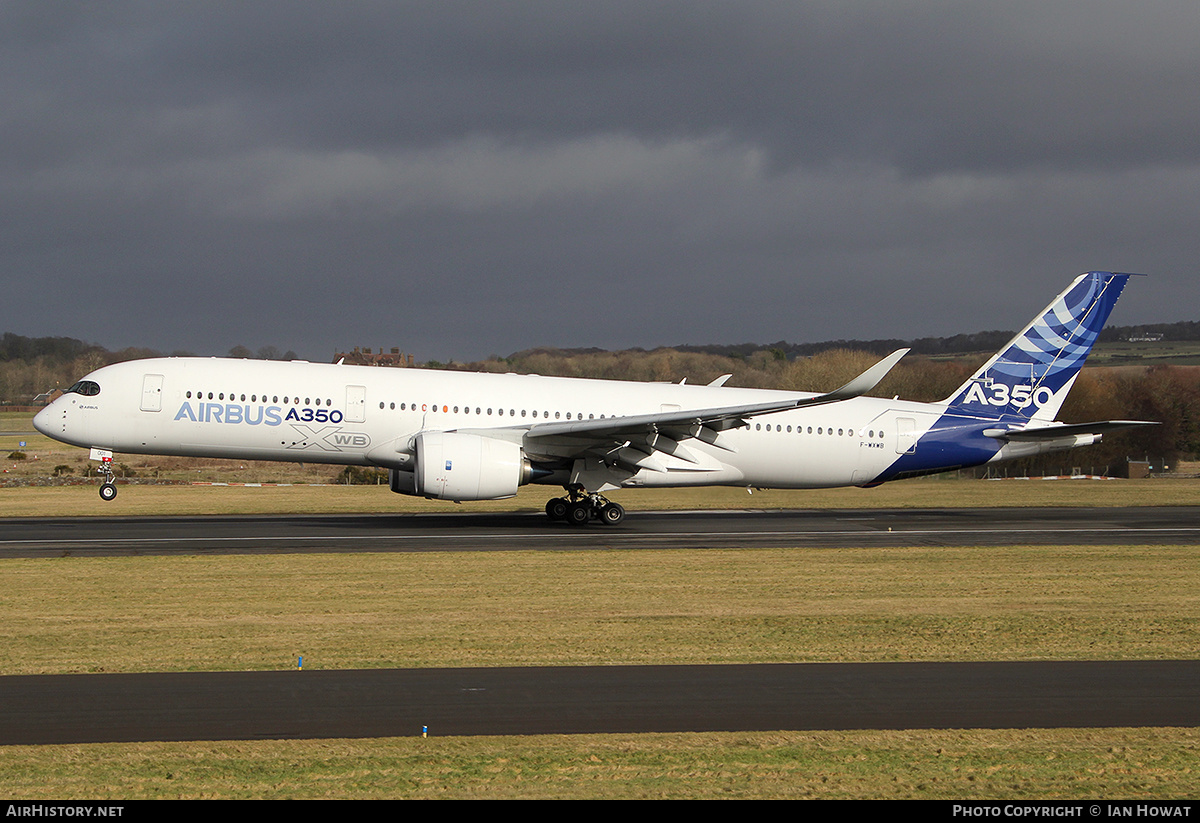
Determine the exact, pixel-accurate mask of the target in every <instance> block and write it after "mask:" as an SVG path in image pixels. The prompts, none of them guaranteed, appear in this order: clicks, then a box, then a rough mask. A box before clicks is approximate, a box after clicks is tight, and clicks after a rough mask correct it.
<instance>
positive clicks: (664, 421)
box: [33, 271, 1154, 526]
mask: <svg viewBox="0 0 1200 823" xmlns="http://www.w3.org/2000/svg"><path fill="white" fill-rule="evenodd" d="M1131 276H1132V275H1129V274H1121V273H1113V272H1101V271H1093V272H1087V273H1085V274H1082V275H1080V276H1079V277H1077V278H1076V279H1075V280H1073V281H1072V282H1071V284H1070V285H1069V286H1068V287H1067V288H1066V290H1064V291H1063V292H1062V293H1061V294H1059V295H1058V296H1057V297H1056V298H1054V300H1053V301H1051V303H1050V305H1048V306H1047V307H1046V308H1045V309H1043V310H1042V311H1041V312H1040V313H1039V314H1038V315H1037V316H1036V317H1035V318H1034V319H1033V320H1032V321H1030V323H1029V324H1028V325H1027V326H1026V327H1025V328H1024V329H1023V330H1022V331H1021V332H1020V333H1019V334H1017V335H1016V336H1015V337H1014V338H1013V339H1012V341H1011V342H1009V343H1008V344H1007V345H1006V346H1005V347H1004V348H1002V349H1001V350H1000V351H999V352H997V353H996V354H995V355H994V356H993V357H992V358H991V359H989V360H988V361H987V362H986V363H985V364H984V365H983V366H982V367H981V368H980V369H979V370H978V371H977V372H975V374H973V375H972V376H971V377H970V379H968V380H967V381H966V382H965V383H963V385H962V386H960V387H959V388H958V389H957V390H955V392H954V393H953V394H951V395H950V396H949V397H948V398H946V399H945V400H943V401H942V402H940V403H917V402H911V401H904V400H899V399H891V400H889V399H885V398H875V397H866V396H865V395H866V393H867V392H869V391H871V390H872V389H873V388H874V387H875V386H876V385H877V384H878V383H879V381H880V380H882V379H883V377H884V376H885V375H886V374H887V373H888V371H890V370H891V368H892V367H893V366H894V365H895V364H896V363H897V362H899V360H900V358H902V357H903V356H904V355H905V354H906V353H907V352H908V349H900V350H898V351H895V352H893V353H892V354H890V355H888V356H887V357H885V358H883V359H882V360H880V361H879V362H878V363H876V364H875V365H874V366H872V367H871V368H869V369H867V370H866V371H865V372H863V373H862V374H860V375H859V376H858V377H856V378H854V379H853V380H851V381H850V382H849V383H847V384H846V385H844V386H842V387H841V388H838V389H835V390H833V391H831V392H826V393H823V394H821V393H808V392H785V391H770V390H761V389H742V388H729V387H726V386H724V383H725V381H726V380H727V379H728V378H729V376H730V375H723V376H721V377H719V378H717V379H716V380H714V381H713V382H711V383H709V384H708V385H688V384H687V383H686V382H682V381H681V382H680V383H666V384H663V383H638V382H627V381H616V380H595V379H578V378H564V377H543V376H539V375H532V374H529V375H518V374H480V373H470V372H458V371H434V370H426V369H391V368H379V367H372V366H348V365H345V364H343V363H340V362H339V363H334V364H324V363H309V362H305V361H290V362H278V361H262V360H241V359H229V358H199V357H171V358H155V359H148V360H135V361H129V362H124V363H116V364H114V365H111V366H105V367H103V368H100V369H97V370H96V371H93V372H91V373H90V374H88V375H87V376H85V377H84V378H83V379H82V380H80V381H79V382H77V383H75V384H74V385H73V386H71V387H70V388H69V389H68V390H67V391H66V393H64V394H63V395H62V396H61V397H59V398H57V399H56V400H54V401H53V402H52V403H51V404H50V405H49V406H47V407H46V408H45V409H43V410H42V411H40V412H38V414H37V415H36V416H35V417H34V420H33V424H34V427H35V428H36V429H37V430H38V431H39V432H41V433H43V434H45V435H47V436H49V437H52V438H54V439H56V440H61V441H62V442H64V443H69V444H72V445H76V446H82V447H84V448H90V449H91V458H92V459H94V460H99V461H101V467H100V472H101V473H103V474H104V482H103V483H102V485H101V486H100V496H101V497H102V498H104V499H105V500H112V499H113V498H114V497H115V496H116V493H117V489H116V486H115V485H114V484H113V473H112V469H111V461H112V455H113V452H127V453H134V454H153V455H182V456H190V457H220V458H237V459H248V460H284V461H295V462H305V463H331V464H341V465H353V466H375V467H382V468H386V469H387V470H388V475H389V483H390V486H391V489H392V491H394V492H398V493H400V494H406V495H414V496H421V497H426V498H431V499H438V500H451V501H456V502H459V501H464V500H495V499H503V498H509V497H513V496H515V495H516V493H517V489H518V488H519V487H521V486H523V485H525V484H528V483H536V484H543V485H551V486H562V487H563V489H564V490H565V491H566V495H565V496H562V497H556V498H553V499H551V500H550V501H549V502H548V503H547V504H546V513H547V514H548V515H549V516H550V517H551V518H552V519H554V520H562V521H566V522H568V523H570V524H572V525H578V526H583V525H586V524H588V523H589V522H590V521H592V520H593V519H596V520H599V521H600V522H601V523H605V524H609V525H615V524H617V523H620V522H621V521H622V520H623V519H624V517H625V509H624V508H623V507H622V506H621V505H620V504H618V503H616V502H613V501H610V500H608V499H607V498H606V497H605V496H604V492H607V491H612V490H614V489H621V488H632V487H681V486H743V487H747V488H749V489H751V490H753V489H755V488H790V489H809V488H829V487H835V486H863V487H873V486H878V485H880V484H881V483H885V482H890V481H893V480H901V479H904V478H910V477H917V476H921V475H928V474H934V473H937V472H944V471H950V470H954V469H959V468H966V467H972V466H980V465H983V464H988V463H995V462H998V461H1002V460H1011V459H1014V458H1021V457H1028V456H1031V455H1035V454H1042V453H1045V452H1052V451H1059V450H1064V449H1070V448H1074V447H1076V446H1085V445H1089V444H1092V443H1096V442H1098V441H1099V440H1100V438H1101V437H1102V436H1103V435H1104V434H1105V433H1107V432H1110V431H1115V430H1118V429H1122V428H1127V427H1130V426H1141V425H1154V424H1153V423H1149V422H1146V421H1137V420H1107V421H1099V422H1093V423H1076V424H1064V423H1060V422H1057V421H1055V419H1054V418H1055V416H1056V415H1057V413H1058V411H1059V409H1060V408H1061V406H1062V404H1063V401H1064V400H1065V399H1066V396H1067V393H1068V392H1069V391H1070V390H1071V387H1072V385H1073V384H1074V382H1075V379H1076V377H1077V376H1078V374H1079V370H1080V368H1082V366H1083V364H1084V361H1085V360H1086V359H1087V356H1088V353H1089V352H1090V351H1091V349H1092V346H1093V344H1094V343H1095V342H1096V338H1097V337H1098V336H1099V334H1100V330H1101V329H1102V328H1103V326H1104V323H1105V320H1106V319H1107V318H1108V315H1109V312H1111V311H1112V308H1113V305H1114V304H1115V303H1116V301H1117V298H1118V297H1119V296H1120V294H1121V292H1122V290H1123V289H1124V287H1125V284H1126V282H1127V281H1128V279H1129V278H1130V277H1131Z"/></svg>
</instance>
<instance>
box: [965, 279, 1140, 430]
mask: <svg viewBox="0 0 1200 823" xmlns="http://www.w3.org/2000/svg"><path fill="white" fill-rule="evenodd" d="M1130 276H1131V275H1128V274H1114V273H1113V272H1107V271H1093V272H1088V273H1087V274H1081V275H1080V276H1079V277H1077V278H1076V279H1075V280H1074V282H1072V283H1071V285H1070V286H1068V287H1067V289H1066V291H1064V292H1063V293H1062V294H1060V295H1059V296H1058V297H1056V298H1055V299H1054V301H1053V302H1051V303H1050V305H1049V306H1047V307H1046V308H1045V310H1043V311H1042V312H1041V313H1040V314H1038V316H1037V317H1035V318H1034V319H1033V321H1032V322H1031V323H1030V324H1029V325H1028V326H1026V327H1025V328H1024V330H1022V331H1021V332H1020V334H1018V335H1017V336H1016V337H1014V338H1013V339H1012V341H1011V342H1009V344H1008V345H1007V346H1005V347H1004V348H1003V349H1001V350H1000V351H999V352H997V353H996V354H995V356H993V357H992V359H991V360H989V361H988V362H987V363H985V364H984V366H983V368H981V369H980V370H979V371H977V372H976V373H975V374H974V375H973V376H972V377H971V379H970V380H968V381H967V382H966V383H963V384H962V386H960V387H959V388H958V390H957V391H955V392H954V394H952V395H950V397H949V398H948V399H947V400H946V403H947V405H948V406H949V408H948V409H947V411H948V412H949V413H951V414H961V415H967V416H971V417H985V418H1000V417H1011V418H1017V419H1020V420H1032V419H1037V420H1053V419H1054V417H1055V415H1057V414H1058V410H1059V408H1061V407H1062V404H1063V401H1064V400H1065V399H1066V397H1067V393H1068V392H1069V391H1070V390H1071V386H1072V385H1073V384H1074V383H1075V378H1076V377H1077V376H1078V375H1079V370H1080V369H1081V368H1082V367H1083V363H1084V361H1085V360H1087V356H1088V354H1089V353H1090V352H1091V350H1092V346H1093V345H1094V344H1095V342H1096V338H1097V337H1099V336H1100V330H1101V329H1102V328H1104V322H1105V321H1106V320H1107V319H1108V314H1109V312H1111V311H1112V308H1113V306H1114V305H1115V304H1116V302H1117V298H1118V297H1120V296H1121V290H1122V289H1124V288H1125V283H1126V281H1128V280H1129V278H1130Z"/></svg>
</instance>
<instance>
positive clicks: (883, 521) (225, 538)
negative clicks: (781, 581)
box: [0, 506, 1200, 558]
mask: <svg viewBox="0 0 1200 823" xmlns="http://www.w3.org/2000/svg"><path fill="white" fill-rule="evenodd" d="M1197 541H1200V506H1173V507H1126V508H1045V509H1011V508H1010V509H850V510H847V509H839V510H782V511H779V510H768V511H745V510H742V511H693V512H636V511H635V512H632V513H630V514H629V516H628V517H626V519H625V521H624V522H623V523H621V524H620V525H619V526H615V527H614V526H603V525H600V524H599V523H593V524H592V525H590V526H586V527H582V528H580V527H572V526H568V525H566V524H563V523H555V522H551V521H550V520H549V519H548V518H547V517H546V516H545V515H544V514H542V513H520V514H493V513H487V514H479V513H449V514H371V515H278V516H240V517H94V518H11V519H7V520H5V521H4V527H3V532H2V533H0V558H4V557H62V556H81V557H82V556H112V555H141V554H145V555H150V554H154V555H170V554H263V553H267V554H270V553H290V552H397V551H401V552H415V551H511V550H518V549H533V550H552V551H569V550H580V549H609V550H611V549H627V550H635V549H682V548H686V549H713V548H754V547H791V546H796V547H806V546H810V547H854V546H862V547H887V546H962V545H970V546H995V545H1010V544H1024V545H1061V544H1085V545H1124V544H1135V543H1138V544H1156V545H1180V544H1184V545H1186V544H1190V543H1194V542H1197Z"/></svg>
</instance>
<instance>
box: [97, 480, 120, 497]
mask: <svg viewBox="0 0 1200 823" xmlns="http://www.w3.org/2000/svg"><path fill="white" fill-rule="evenodd" d="M116 496H117V487H116V486H114V485H113V484H112V483H101V484H100V499H102V500H112V499H113V498H114V497H116Z"/></svg>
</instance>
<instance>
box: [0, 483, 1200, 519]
mask: <svg viewBox="0 0 1200 823" xmlns="http://www.w3.org/2000/svg"><path fill="white" fill-rule="evenodd" d="M561 493H562V492H561V490H559V489H556V488H553V487H550V486H525V487H523V488H522V489H521V490H520V493H519V494H518V495H517V496H516V497H515V498H513V499H510V500H487V501H479V502H472V503H463V504H461V505H456V504H454V503H448V502H445V501H437V500H425V499H423V498H415V497H407V496H404V495H398V494H393V493H392V492H390V491H389V490H388V489H387V487H385V486H325V487H309V486H283V487H280V486H262V487H254V486H140V485H122V486H121V487H120V493H119V494H118V495H117V499H116V500H115V501H113V502H111V503H105V502H104V501H102V500H101V499H100V496H99V495H98V494H97V493H96V486H94V485H92V486H48V487H20V488H0V518H3V517H64V516H66V517H91V516H114V515H121V516H136V515H206V514H293V513H311V512H323V513H329V514H337V513H375V512H451V511H541V509H542V507H543V506H544V505H545V502H546V500H548V499H549V498H551V497H554V496H556V495H558V494H561ZM608 496H609V497H610V498H611V499H613V500H616V501H618V502H620V503H621V504H622V505H624V506H625V507H626V508H628V509H629V510H630V511H632V512H637V511H656V510H665V509H682V510H690V509H858V508H864V509H872V508H943V507H950V508H964V507H965V508H977V507H992V506H1011V507H1022V508H1024V507H1031V506H1039V507H1040V506H1101V507H1103V506H1191V505H1197V504H1198V503H1200V480H1197V479H1170V480H1160V479H1155V480H1105V481H1092V480H1073V481H1071V480H1058V481H1041V480H1029V481H1023V480H995V481H991V480H957V479H954V478H940V479H939V478H928V479H922V480H906V481H902V482H899V483H889V484H886V485H884V486H881V487H879V488H876V489H856V488H849V489H816V490H809V491H803V490H800V491H794V490H765V491H756V492H755V493H754V494H753V495H750V494H747V492H746V490H745V489H737V488H707V489H626V490H622V491H618V492H614V493H612V494H609V495H608Z"/></svg>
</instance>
